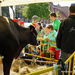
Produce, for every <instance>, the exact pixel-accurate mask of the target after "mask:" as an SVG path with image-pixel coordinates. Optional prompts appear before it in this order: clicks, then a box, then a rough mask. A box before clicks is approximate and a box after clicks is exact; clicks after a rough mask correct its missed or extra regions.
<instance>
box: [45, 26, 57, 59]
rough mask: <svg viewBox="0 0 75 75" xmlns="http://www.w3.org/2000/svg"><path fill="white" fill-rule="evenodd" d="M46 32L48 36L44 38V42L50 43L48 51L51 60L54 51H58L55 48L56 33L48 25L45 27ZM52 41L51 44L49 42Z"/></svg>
mask: <svg viewBox="0 0 75 75" xmlns="http://www.w3.org/2000/svg"><path fill="white" fill-rule="evenodd" d="M46 30H47V31H48V32H49V36H48V37H46V40H47V41H50V48H49V51H50V53H51V55H52V56H51V58H52V59H54V56H55V50H56V49H58V48H57V47H56V39H55V38H56V34H57V32H56V31H55V30H53V26H52V25H48V26H47V27H46ZM51 41H52V42H51Z"/></svg>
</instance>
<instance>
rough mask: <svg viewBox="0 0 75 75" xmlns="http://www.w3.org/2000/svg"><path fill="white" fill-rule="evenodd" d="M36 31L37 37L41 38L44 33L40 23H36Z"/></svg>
mask: <svg viewBox="0 0 75 75" xmlns="http://www.w3.org/2000/svg"><path fill="white" fill-rule="evenodd" d="M36 31H37V33H38V35H37V38H42V37H43V36H44V34H45V33H44V31H43V29H42V27H41V23H37V24H36Z"/></svg>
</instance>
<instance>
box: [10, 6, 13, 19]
mask: <svg viewBox="0 0 75 75" xmlns="http://www.w3.org/2000/svg"><path fill="white" fill-rule="evenodd" d="M9 14H10V18H11V19H13V10H12V8H11V7H10V6H9Z"/></svg>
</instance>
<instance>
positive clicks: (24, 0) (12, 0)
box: [0, 0, 75, 7]
mask: <svg viewBox="0 0 75 75" xmlns="http://www.w3.org/2000/svg"><path fill="white" fill-rule="evenodd" d="M0 1H1V7H3V6H11V5H22V4H30V3H39V2H61V1H75V0H0Z"/></svg>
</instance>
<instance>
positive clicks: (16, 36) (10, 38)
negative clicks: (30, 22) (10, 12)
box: [0, 16, 37, 75]
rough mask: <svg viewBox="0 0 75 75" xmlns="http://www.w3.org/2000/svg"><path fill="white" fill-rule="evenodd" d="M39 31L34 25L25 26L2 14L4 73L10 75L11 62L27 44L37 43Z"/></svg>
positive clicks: (0, 32)
mask: <svg viewBox="0 0 75 75" xmlns="http://www.w3.org/2000/svg"><path fill="white" fill-rule="evenodd" d="M36 38H37V32H36V30H35V28H34V27H33V26H29V28H24V27H21V26H19V25H18V24H17V23H16V22H14V21H13V20H11V19H9V18H6V17H3V16H0V55H1V56H4V58H3V61H2V62H3V71H4V75H9V73H10V68H11V64H12V61H13V59H14V58H17V57H18V56H19V54H20V52H21V50H22V48H23V47H25V45H27V44H32V45H36V44H37V39H36Z"/></svg>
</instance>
